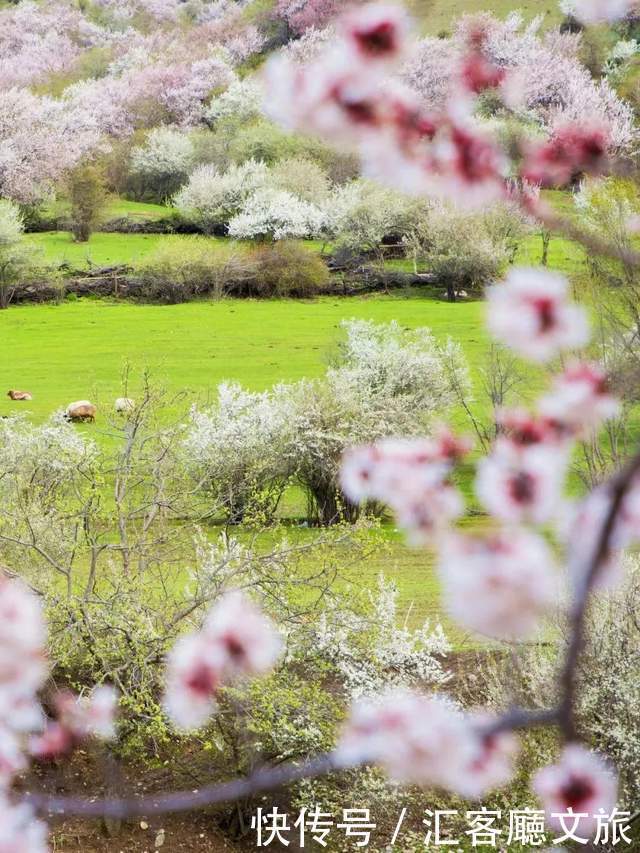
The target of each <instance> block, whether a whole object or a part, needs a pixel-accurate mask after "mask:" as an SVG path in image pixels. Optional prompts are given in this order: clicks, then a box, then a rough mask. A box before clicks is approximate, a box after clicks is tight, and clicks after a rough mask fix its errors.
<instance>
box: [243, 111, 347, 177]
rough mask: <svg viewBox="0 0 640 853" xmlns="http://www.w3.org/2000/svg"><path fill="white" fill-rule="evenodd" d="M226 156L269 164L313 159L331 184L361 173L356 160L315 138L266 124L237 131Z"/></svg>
mask: <svg viewBox="0 0 640 853" xmlns="http://www.w3.org/2000/svg"><path fill="white" fill-rule="evenodd" d="M228 156H229V158H230V159H231V160H232V161H234V162H236V163H244V162H245V161H246V160H251V159H254V160H262V161H263V162H265V163H267V164H268V165H272V164H274V163H277V162H279V161H280V160H288V159H292V158H301V159H306V160H314V161H315V162H316V163H318V164H319V165H320V166H322V167H323V169H324V170H325V171H326V172H327V174H328V176H329V178H330V180H332V181H333V182H334V183H345V182H346V181H348V180H351V179H352V178H355V177H357V176H358V175H359V173H360V167H359V163H358V159H357V157H354V156H353V155H351V154H341V153H339V152H336V151H334V150H333V149H332V148H329V147H328V146H327V145H325V144H324V143H322V142H320V141H319V140H317V139H312V138H311V137H308V136H301V135H299V134H292V133H286V132H285V131H284V130H281V129H280V128H279V127H276V125H274V124H271V123H270V122H268V121H259V122H255V123H254V124H250V125H248V126H247V127H244V128H242V129H241V130H239V131H238V132H237V134H236V135H235V138H234V139H233V140H232V142H231V144H230V145H229V148H228Z"/></svg>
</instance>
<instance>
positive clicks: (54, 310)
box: [0, 295, 487, 420]
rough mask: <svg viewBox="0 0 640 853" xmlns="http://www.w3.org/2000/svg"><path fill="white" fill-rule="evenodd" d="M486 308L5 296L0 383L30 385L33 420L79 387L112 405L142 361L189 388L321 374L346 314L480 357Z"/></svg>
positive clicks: (168, 381)
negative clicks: (432, 337) (9, 301)
mask: <svg viewBox="0 0 640 853" xmlns="http://www.w3.org/2000/svg"><path fill="white" fill-rule="evenodd" d="M482 313H483V305H482V303H481V302H465V303H459V304H456V305H451V304H449V303H447V302H444V301H439V300H435V299H426V298H422V297H420V296H404V295H390V296H375V297H369V298H353V299H345V298H339V299H338V298H336V299H331V298H322V299H318V300H315V301H309V302H303V301H294V300H284V301H250V300H224V301H222V302H192V303H187V304H184V305H172V306H163V305H135V304H131V303H116V302H112V301H94V300H86V299H83V300H78V301H77V302H65V303H63V304H61V305H52V304H49V305H24V306H12V307H11V308H10V310H8V311H5V312H2V313H0V339H1V340H2V342H3V347H2V357H1V359H0V388H3V387H6V388H7V389H8V388H18V387H19V388H27V389H28V390H30V391H31V392H32V393H33V395H34V399H33V401H32V402H30V403H29V404H28V407H29V411H30V412H32V414H33V416H34V418H35V419H37V420H42V419H44V418H46V417H47V416H48V415H49V414H50V413H51V412H52V411H54V410H55V409H57V408H59V407H60V406H62V405H64V404H66V403H68V402H69V401H71V400H74V399H78V398H84V397H91V398H92V399H94V400H95V401H96V402H97V404H98V405H99V406H100V407H101V408H102V409H103V410H104V411H106V410H109V408H110V405H111V404H112V401H113V399H114V398H115V397H116V396H118V394H119V393H120V377H121V373H122V368H123V366H124V365H125V364H130V365H131V368H132V371H133V375H134V377H135V376H136V375H137V376H139V375H140V373H141V371H142V370H144V369H145V368H149V369H150V370H151V372H152V375H153V377H154V378H155V380H156V382H158V383H159V384H162V385H164V386H166V387H167V388H168V389H169V390H180V391H187V392H188V393H189V395H191V396H192V397H193V399H194V400H196V399H197V400H206V399H208V398H210V397H211V396H212V395H213V394H214V392H215V388H216V386H217V385H218V383H219V382H221V381H222V380H224V379H232V380H236V381H239V382H242V383H243V384H245V385H247V386H248V387H250V388H252V389H264V388H267V387H269V386H270V385H272V384H273V383H275V382H279V381H290V380H296V379H300V378H302V377H313V376H318V375H320V374H321V373H322V372H323V370H324V369H325V366H326V363H327V359H328V358H329V356H330V354H331V352H332V351H333V348H334V347H335V345H336V343H337V341H338V340H339V337H340V322H341V321H342V320H344V319H348V318H350V317H359V318H366V319H371V320H375V321H376V322H386V321H388V320H391V319H397V320H398V321H399V322H400V323H402V324H403V325H405V326H407V327H416V326H421V325H424V326H429V327H431V328H432V329H433V330H434V332H435V333H436V334H437V335H438V336H439V337H441V338H445V337H446V336H447V335H451V336H452V337H453V338H455V339H456V340H459V341H460V342H461V344H462V346H463V348H464V350H465V353H466V354H467V356H468V358H469V362H470V364H472V365H476V366H478V365H479V364H480V363H481V361H482V357H483V354H484V352H485V351H486V347H487V338H486V333H485V331H484V328H483V325H482ZM9 410H18V405H17V404H16V403H11V401H10V400H8V399H6V400H5V403H4V404H0V411H1V412H2V413H6V412H7V411H9ZM20 410H21V409H20Z"/></svg>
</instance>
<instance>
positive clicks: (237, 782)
mask: <svg viewBox="0 0 640 853" xmlns="http://www.w3.org/2000/svg"><path fill="white" fill-rule="evenodd" d="M338 769H342V767H341V766H339V765H338V763H337V761H336V758H335V756H334V754H333V753H328V754H325V755H319V756H316V757H315V758H313V759H311V760H309V761H305V762H304V763H302V764H293V763H290V764H281V765H279V766H277V767H265V768H261V769H259V770H257V771H256V772H255V773H252V774H251V775H250V776H246V777H244V778H238V779H233V780H232V781H230V782H222V783H220V784H215V785H207V786H205V787H203V788H200V789H199V790H197V791H174V792H171V793H167V794H157V795H150V796H147V797H130V798H120V797H113V798H103V799H93V798H92V799H87V798H84V797H56V796H49V795H47V794H31V793H29V794H26V795H25V796H24V798H23V801H24V802H26V803H28V804H29V805H31V806H32V807H33V808H35V809H36V810H37V811H38V812H40V813H41V814H48V815H65V816H71V815H73V816H76V817H108V818H113V819H116V820H117V819H124V818H129V817H136V816H140V815H150V814H168V813H170V812H185V811H193V810H195V809H201V808H205V807H207V806H215V805H219V804H221V803H226V802H230V801H234V800H240V799H242V798H244V797H249V796H251V795H253V794H257V793H260V792H262V791H271V790H274V789H275V788H280V787H282V786H283V785H288V784H289V783H291V782H297V781H299V780H301V779H310V778H317V777H319V776H326V775H327V774H328V773H332V772H333V771H335V770H338Z"/></svg>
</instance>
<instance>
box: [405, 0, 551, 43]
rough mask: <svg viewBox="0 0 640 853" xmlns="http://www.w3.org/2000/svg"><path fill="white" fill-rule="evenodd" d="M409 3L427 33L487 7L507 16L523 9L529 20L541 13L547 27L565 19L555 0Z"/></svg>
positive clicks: (428, 0)
mask: <svg viewBox="0 0 640 853" xmlns="http://www.w3.org/2000/svg"><path fill="white" fill-rule="evenodd" d="M406 5H407V7H408V8H409V9H411V11H412V13H413V15H414V17H415V19H416V21H418V23H419V25H420V28H421V30H422V32H423V33H424V35H439V34H440V33H450V32H451V31H452V29H453V28H454V26H455V22H456V21H457V20H458V18H459V17H460V16H461V15H464V14H473V13H477V12H484V11H486V10H487V9H488V10H490V11H491V12H492V13H493V14H494V15H497V16H498V17H500V18H506V16H507V15H508V14H509V13H510V12H512V11H513V9H514V8H516V9H518V10H519V11H520V12H522V15H523V17H524V18H525V20H531V19H532V18H535V17H536V16H537V15H541V16H542V24H543V27H552V26H556V25H558V24H559V23H560V22H561V20H562V13H561V12H560V9H559V8H558V4H557V2H554V0H550V2H548V3H539V2H537V0H521V2H519V3H517V4H514V3H513V2H512V0H492V2H490V3H488V2H487V0H409V2H407V4H406Z"/></svg>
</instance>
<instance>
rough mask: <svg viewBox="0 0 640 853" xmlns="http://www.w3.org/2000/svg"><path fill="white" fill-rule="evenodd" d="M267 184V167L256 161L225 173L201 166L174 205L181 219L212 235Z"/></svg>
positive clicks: (208, 166)
mask: <svg viewBox="0 0 640 853" xmlns="http://www.w3.org/2000/svg"><path fill="white" fill-rule="evenodd" d="M267 183H268V170H267V167H266V165H265V164H264V163H261V162H259V161H256V160H247V162H246V163H243V164H242V165H240V166H235V165H232V166H230V167H229V168H228V169H227V171H226V172H222V173H221V172H219V171H218V170H217V169H216V168H215V166H211V165H203V166H198V168H196V169H195V170H194V171H193V172H192V173H191V175H190V176H189V180H188V181H187V183H186V184H185V185H184V187H182V189H181V190H180V191H179V192H178V194H177V195H176V196H175V197H174V199H173V203H174V205H175V207H176V208H177V209H178V211H179V212H180V214H181V216H183V217H184V218H185V219H187V220H188V221H190V222H193V223H194V224H196V225H198V226H199V227H200V228H202V230H203V231H205V233H209V234H211V233H213V232H214V231H215V230H217V229H220V228H222V227H224V226H227V225H228V223H229V221H230V220H231V219H232V218H233V217H235V216H237V215H238V214H239V213H240V212H241V211H242V210H243V206H244V204H245V203H246V201H247V199H249V198H250V197H251V196H252V195H253V194H254V193H256V192H257V191H258V190H259V189H262V188H263V187H265V186H266V185H267Z"/></svg>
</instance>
